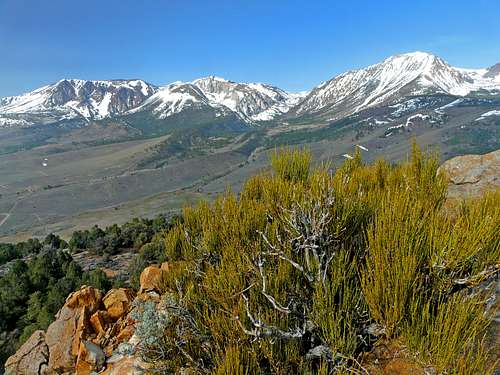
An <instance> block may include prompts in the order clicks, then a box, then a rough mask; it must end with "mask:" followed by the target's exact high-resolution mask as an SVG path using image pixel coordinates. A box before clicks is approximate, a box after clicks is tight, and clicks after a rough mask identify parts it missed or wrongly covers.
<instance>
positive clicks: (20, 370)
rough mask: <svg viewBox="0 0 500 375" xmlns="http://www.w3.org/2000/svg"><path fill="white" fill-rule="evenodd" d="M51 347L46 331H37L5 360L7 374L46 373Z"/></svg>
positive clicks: (43, 374)
mask: <svg viewBox="0 0 500 375" xmlns="http://www.w3.org/2000/svg"><path fill="white" fill-rule="evenodd" d="M48 360H49V348H48V346H47V344H46V343H45V332H43V331H35V332H33V334H32V335H31V337H30V338H29V339H28V340H27V341H26V342H25V343H24V344H23V345H22V346H21V347H20V348H19V350H18V351H17V352H16V353H15V354H14V355H12V356H11V357H9V358H8V359H7V361H6V362H5V375H45V374H47V373H48V372H47V369H48V368H47V365H48Z"/></svg>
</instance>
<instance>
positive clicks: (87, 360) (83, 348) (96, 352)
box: [75, 340, 106, 375]
mask: <svg viewBox="0 0 500 375" xmlns="http://www.w3.org/2000/svg"><path fill="white" fill-rule="evenodd" d="M105 359H106V357H105V355H104V352H103V351H102V349H101V348H100V347H99V346H97V345H95V344H93V343H91V342H90V341H86V340H82V341H81V342H80V348H79V350H78V358H77V360H76V367H75V374H76V375H90V374H92V373H94V372H98V371H100V370H101V369H102V367H103V365H104V361H105Z"/></svg>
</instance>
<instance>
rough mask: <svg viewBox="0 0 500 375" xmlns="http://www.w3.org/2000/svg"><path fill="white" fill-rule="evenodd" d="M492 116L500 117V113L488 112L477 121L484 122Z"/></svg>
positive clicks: (495, 111)
mask: <svg viewBox="0 0 500 375" xmlns="http://www.w3.org/2000/svg"><path fill="white" fill-rule="evenodd" d="M491 116H500V111H497V110H493V111H488V112H486V113H483V114H482V115H481V116H480V117H478V118H477V119H476V121H480V120H484V119H485V118H487V117H491Z"/></svg>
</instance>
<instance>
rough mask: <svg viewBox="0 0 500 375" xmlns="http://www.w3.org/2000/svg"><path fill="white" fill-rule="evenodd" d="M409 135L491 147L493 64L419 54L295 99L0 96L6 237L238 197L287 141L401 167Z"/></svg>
mask: <svg viewBox="0 0 500 375" xmlns="http://www.w3.org/2000/svg"><path fill="white" fill-rule="evenodd" d="M413 138H416V139H417V142H418V143H419V144H420V145H422V146H424V147H432V148H436V147H437V148H439V151H440V157H441V160H446V159H449V158H451V157H453V156H456V155H464V154H481V153H487V152H490V151H493V150H497V149H499V148H500V65H499V64H497V65H494V66H492V67H490V68H484V69H477V70H471V69H462V68H456V67H453V66H451V65H449V64H448V63H446V62H445V61H444V60H442V59H441V58H439V57H437V56H434V55H431V54H428V53H423V52H413V53H407V54H402V55H397V56H392V57H389V58H387V59H385V60H384V61H382V62H380V63H379V64H375V65H372V66H369V67H366V68H364V69H358V70H353V71H349V72H346V73H343V74H340V75H338V76H336V77H333V78H332V79H330V80H328V81H326V82H324V83H321V84H319V85H318V86H316V87H314V88H313V89H312V90H310V91H308V92H303V93H289V92H287V91H286V90H283V89H280V88H278V87H275V86H272V85H266V84H262V83H238V82H232V81H229V80H226V79H223V78H219V77H214V76H210V77H205V78H200V79H197V80H194V81H192V82H174V83H171V84H169V85H166V86H160V85H155V84H152V83H148V82H146V81H144V80H140V79H133V80H109V81H84V80H77V79H63V80H60V81H58V82H56V83H54V84H51V85H48V86H45V87H42V88H40V89H37V90H35V91H33V92H30V93H27V94H24V95H20V96H14V97H8V98H3V99H0V239H2V236H9V235H14V236H15V238H16V239H18V238H19V237H18V236H19V235H20V234H19V233H24V232H26V234H27V235H29V236H32V235H41V234H48V233H49V232H55V233H56V232H57V233H59V232H61V231H63V232H64V231H68V232H71V231H73V230H75V229H78V228H86V227H89V226H92V225H94V224H95V223H99V224H100V225H102V226H106V225H111V224H113V223H116V222H120V221H122V220H130V219H132V218H133V217H135V216H138V215H139V216H141V215H154V214H158V213H163V212H165V211H166V210H167V211H169V210H172V211H176V210H177V209H179V208H180V207H181V206H182V205H183V204H184V203H185V201H186V200H189V199H193V200H194V199H197V198H198V197H199V196H204V197H207V196H208V197H209V196H211V194H216V193H220V192H223V191H225V190H226V189H227V187H228V186H230V187H231V189H234V191H238V190H239V189H240V188H241V186H242V185H241V184H242V183H243V181H245V180H246V179H247V177H248V176H251V175H254V174H255V173H258V171H260V170H262V169H263V168H266V167H267V166H268V162H269V150H272V149H275V148H276V147H280V146H282V145H298V146H300V147H302V146H305V147H308V148H309V149H310V150H311V152H312V153H313V154H314V156H315V159H316V160H318V161H322V162H326V163H333V165H334V166H335V165H339V164H340V163H341V162H342V161H343V159H344V158H345V157H347V158H349V157H352V152H353V149H354V148H355V147H356V146H357V145H359V146H361V147H363V148H361V147H359V148H358V149H359V150H362V153H363V160H366V161H370V160H374V159H376V158H378V157H383V158H385V159H386V160H389V161H397V160H401V159H402V158H405V157H406V155H407V153H408V147H409V144H410V142H411V139H413Z"/></svg>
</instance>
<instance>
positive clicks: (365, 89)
mask: <svg viewBox="0 0 500 375" xmlns="http://www.w3.org/2000/svg"><path fill="white" fill-rule="evenodd" d="M495 69H496V68H495ZM495 69H493V70H487V69H483V70H467V69H459V68H454V67H452V66H450V65H449V64H448V63H446V62H445V61H444V60H442V59H441V58H439V57H437V56H434V55H431V54H428V53H424V52H413V53H407V54H402V55H397V56H391V57H389V58H387V59H386V60H384V61H383V62H381V63H379V64H375V65H372V66H369V67H367V68H365V69H360V70H354V71H349V72H346V73H343V74H341V75H339V76H337V77H334V78H333V79H331V80H329V81H326V82H324V83H323V84H321V85H319V86H317V87H316V88H314V89H313V90H312V91H311V92H310V93H309V95H308V96H307V97H306V98H305V99H304V100H303V101H302V102H300V103H299V104H298V105H297V106H295V107H294V108H292V109H291V110H290V112H289V113H288V115H287V117H289V118H293V117H304V116H318V115H319V116H323V117H326V118H328V119H330V120H335V119H339V118H342V117H345V116H348V115H351V114H353V113H356V112H359V111H361V110H363V109H367V108H370V107H375V106H379V105H384V104H389V103H393V102H397V101H399V100H401V99H402V98H404V97H408V96H421V95H433V94H450V95H456V96H465V95H468V94H471V93H473V92H475V91H478V90H487V91H489V92H492V93H498V92H500V82H498V81H497V78H496V77H497V76H496V75H494V76H492V74H494V72H495Z"/></svg>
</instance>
